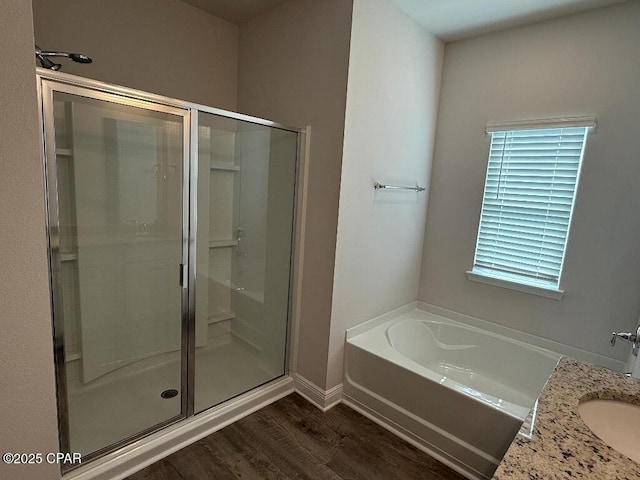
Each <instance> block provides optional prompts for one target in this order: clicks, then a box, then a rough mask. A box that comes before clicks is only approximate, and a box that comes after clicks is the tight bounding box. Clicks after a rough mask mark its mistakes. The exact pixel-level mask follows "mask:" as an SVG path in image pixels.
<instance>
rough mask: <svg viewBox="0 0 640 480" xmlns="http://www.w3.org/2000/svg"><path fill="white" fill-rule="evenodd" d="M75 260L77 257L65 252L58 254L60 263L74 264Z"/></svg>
mask: <svg viewBox="0 0 640 480" xmlns="http://www.w3.org/2000/svg"><path fill="white" fill-rule="evenodd" d="M77 259H78V255H76V254H75V253H70V252H66V253H61V254H60V261H61V262H75V261H76V260H77Z"/></svg>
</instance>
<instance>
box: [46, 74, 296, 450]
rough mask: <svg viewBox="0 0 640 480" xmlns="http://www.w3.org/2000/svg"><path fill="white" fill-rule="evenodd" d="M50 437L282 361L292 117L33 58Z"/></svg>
mask: <svg viewBox="0 0 640 480" xmlns="http://www.w3.org/2000/svg"><path fill="white" fill-rule="evenodd" d="M38 84H39V93H40V98H41V101H42V117H43V126H44V153H45V155H44V158H45V172H46V187H47V212H48V222H49V243H50V252H49V253H50V267H51V269H50V271H51V291H52V306H53V324H54V336H55V338H54V345H55V353H56V378H57V389H58V407H59V426H60V433H61V434H60V441H61V451H63V452H73V453H81V454H83V459H84V460H87V459H90V458H95V457H97V456H100V455H103V454H105V453H108V452H111V451H113V450H115V449H117V448H119V447H122V446H123V445H126V444H129V443H131V442H134V441H137V440H139V439H140V438H142V437H143V436H145V435H147V434H149V433H152V432H155V431H158V430H159V429H161V428H163V427H166V426H168V425H171V424H174V423H176V422H180V421H182V420H184V419H186V418H187V417H191V416H193V415H197V414H199V413H201V412H204V411H206V410H208V409H210V408H211V407H214V406H216V405H220V404H223V403H224V402H229V401H231V399H233V398H234V397H237V396H239V395H242V394H243V393H245V392H247V391H250V390H252V389H256V388H258V387H260V386H262V385H265V384H267V383H269V382H272V381H273V380H274V379H277V378H279V377H282V376H284V375H286V374H287V345H288V336H289V335H288V331H289V326H288V325H289V321H288V320H289V316H290V315H289V311H290V298H289V297H290V295H289V292H290V283H291V281H290V279H291V259H292V246H293V229H294V197H295V184H296V165H297V158H298V150H299V143H300V142H299V137H300V135H301V132H300V130H298V129H295V128H289V127H285V126H282V125H278V124H275V123H273V122H268V121H265V120H260V119H255V118H251V117H246V116H243V115H239V114H234V113H230V112H226V111H221V110H217V109H214V108H210V107H205V106H202V105H195V104H192V103H188V102H183V101H179V100H174V99H168V98H164V97H160V96H155V95H151V94H147V93H144V92H139V91H135V90H129V89H126V88H122V87H114V86H110V85H106V84H103V83H100V82H95V81H91V80H86V79H82V78H79V77H74V76H71V75H65V74H60V73H57V72H50V71H46V70H42V69H39V70H38Z"/></svg>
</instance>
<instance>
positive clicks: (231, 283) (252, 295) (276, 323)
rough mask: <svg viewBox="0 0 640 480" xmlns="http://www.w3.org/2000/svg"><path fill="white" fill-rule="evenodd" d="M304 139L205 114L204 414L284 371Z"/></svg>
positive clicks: (200, 350) (199, 382)
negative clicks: (300, 146) (301, 142)
mask: <svg viewBox="0 0 640 480" xmlns="http://www.w3.org/2000/svg"><path fill="white" fill-rule="evenodd" d="M297 138H298V135H297V133H295V132H291V131H288V130H283V129H278V128H273V127H268V126H265V125H260V124H255V123H251V122H248V121H242V120H236V119H232V118H228V117H223V116H219V115H213V114H210V113H206V112H199V113H198V184H197V202H198V208H197V225H198V229H197V240H196V243H197V245H198V248H197V258H196V262H197V263H196V294H195V299H196V306H195V322H196V328H195V345H196V350H195V386H194V395H195V412H196V413H198V412H201V411H203V410H205V409H207V408H209V407H211V406H214V405H216V404H219V403H221V402H224V401H226V400H228V399H230V398H233V397H235V396H237V395H240V394H242V393H244V392H246V391H248V390H251V389H253V388H255V387H257V386H260V385H262V384H264V383H267V382H269V381H271V380H273V379H275V378H277V377H279V376H282V375H284V374H285V373H286V366H285V361H286V344H287V322H288V313H289V278H290V262H291V248H292V232H293V206H294V189H295V169H296V157H297Z"/></svg>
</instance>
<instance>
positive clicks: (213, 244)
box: [209, 238, 238, 248]
mask: <svg viewBox="0 0 640 480" xmlns="http://www.w3.org/2000/svg"><path fill="white" fill-rule="evenodd" d="M237 245H238V240H236V239H234V238H230V239H229V240H211V241H210V242H209V248H221V247H235V246H237Z"/></svg>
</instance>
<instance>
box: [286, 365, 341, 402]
mask: <svg viewBox="0 0 640 480" xmlns="http://www.w3.org/2000/svg"><path fill="white" fill-rule="evenodd" d="M293 386H294V389H295V391H296V392H297V393H299V394H300V395H301V396H302V397H304V398H306V399H307V400H308V401H309V402H310V403H311V404H312V405H314V406H316V407H317V408H319V409H320V410H322V411H323V412H326V411H327V410H329V409H330V408H332V407H335V406H336V405H337V404H339V403H340V402H341V401H342V384H341V383H340V384H339V385H336V386H335V387H333V388H330V389H329V390H323V389H321V388H320V387H318V386H317V385H316V384H315V383H313V382H310V381H309V380H307V379H306V378H304V377H303V376H302V375H300V374H299V373H296V374H295V375H294V376H293Z"/></svg>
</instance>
